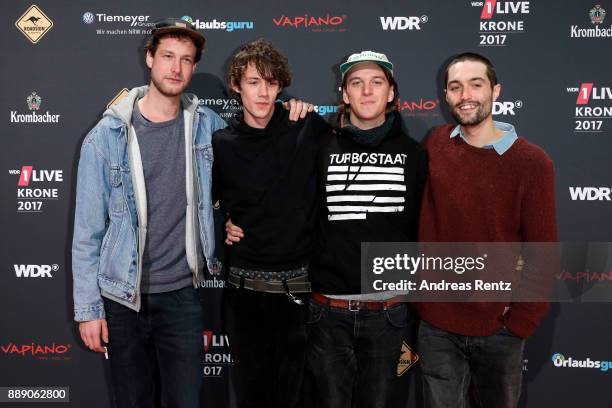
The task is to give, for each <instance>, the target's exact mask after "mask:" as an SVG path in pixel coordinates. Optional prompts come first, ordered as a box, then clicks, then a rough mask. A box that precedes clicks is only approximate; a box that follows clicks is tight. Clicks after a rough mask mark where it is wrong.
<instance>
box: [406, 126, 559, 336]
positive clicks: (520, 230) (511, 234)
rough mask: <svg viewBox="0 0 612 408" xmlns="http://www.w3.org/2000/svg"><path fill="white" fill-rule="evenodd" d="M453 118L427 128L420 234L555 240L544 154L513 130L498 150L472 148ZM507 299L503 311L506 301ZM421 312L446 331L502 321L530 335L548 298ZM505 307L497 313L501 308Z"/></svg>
mask: <svg viewBox="0 0 612 408" xmlns="http://www.w3.org/2000/svg"><path fill="white" fill-rule="evenodd" d="M453 128H454V126H452V125H444V126H439V127H436V128H435V129H433V130H432V131H431V132H430V135H429V137H428V138H427V140H426V142H425V147H426V149H427V151H428V153H429V178H428V180H427V185H426V187H425V193H424V196H423V206H422V210H421V220H420V228H419V241H421V242H554V241H556V240H557V227H556V211H555V191H554V171H553V164H552V161H551V159H550V158H549V157H548V155H547V154H546V153H545V152H544V151H543V150H542V149H541V148H539V147H538V146H536V145H534V144H531V143H529V142H528V141H526V140H525V139H522V138H519V139H518V140H516V141H515V142H514V144H513V145H512V147H510V149H508V150H507V151H506V152H505V153H504V154H503V155H501V156H500V155H499V154H498V153H497V152H496V151H495V150H494V149H483V148H477V147H474V146H471V145H469V144H467V143H466V142H465V141H464V140H462V139H461V138H460V137H459V136H457V137H454V138H452V139H451V138H450V133H451V131H452V130H453ZM506 306H510V307H511V308H510V310H509V312H508V313H506V314H505V315H503V313H504V308H505V307H506ZM415 307H416V308H417V310H418V311H419V314H420V315H421V318H423V319H424V320H425V321H427V322H428V323H430V324H432V325H434V326H436V327H439V328H441V329H444V330H446V331H449V332H453V333H458V334H462V335H466V336H488V335H491V334H493V333H495V332H496V331H498V330H499V329H500V328H501V325H502V323H503V324H505V325H506V327H508V329H509V330H510V331H511V332H512V333H514V334H516V335H517V336H520V337H523V338H525V337H528V336H530V335H531V334H532V333H533V332H534V330H535V329H536V327H537V326H538V324H539V322H540V320H541V319H542V318H543V317H544V315H545V314H546V312H547V311H548V303H527V302H523V303H519V302H515V303H511V304H507V303H502V302H497V303H493V302H478V303H457V302H455V303H440V302H435V303H433V302H431V303H429V302H427V303H425V302H423V303H416V304H415ZM502 315H503V316H502Z"/></svg>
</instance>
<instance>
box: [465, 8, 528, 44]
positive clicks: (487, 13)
mask: <svg viewBox="0 0 612 408" xmlns="http://www.w3.org/2000/svg"><path fill="white" fill-rule="evenodd" d="M470 5H471V6H472V7H477V8H480V9H481V12H480V21H479V26H478V35H479V41H478V46H480V47H505V46H506V45H508V43H509V40H510V39H511V38H512V37H513V36H516V35H520V34H524V33H525V32H526V29H525V21H524V20H523V16H525V15H527V14H529V2H528V1H503V0H485V1H470Z"/></svg>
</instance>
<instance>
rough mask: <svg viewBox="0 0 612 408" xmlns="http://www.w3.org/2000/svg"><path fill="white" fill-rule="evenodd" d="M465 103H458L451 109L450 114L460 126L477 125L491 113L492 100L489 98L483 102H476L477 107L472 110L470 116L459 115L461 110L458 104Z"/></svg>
mask: <svg viewBox="0 0 612 408" xmlns="http://www.w3.org/2000/svg"><path fill="white" fill-rule="evenodd" d="M465 103H466V102H462V103H459V104H457V105H455V106H454V108H453V109H452V110H451V114H452V115H453V117H454V118H455V120H456V121H457V122H458V123H459V124H460V125H461V126H474V125H478V124H479V123H481V122H482V121H483V120H485V119H486V118H487V117H488V116H489V115H490V114H491V108H492V106H493V101H492V100H491V99H489V100H487V101H485V103H484V104H482V103H479V102H477V104H478V108H477V109H476V112H474V113H473V114H472V116H467V117H466V116H461V111H460V110H459V106H460V105H462V104H465ZM471 103H474V102H471Z"/></svg>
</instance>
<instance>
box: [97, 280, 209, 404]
mask: <svg viewBox="0 0 612 408" xmlns="http://www.w3.org/2000/svg"><path fill="white" fill-rule="evenodd" d="M104 309H105V310H106V320H107V323H108V330H109V344H108V355H109V361H110V366H111V375H112V383H113V389H114V394H115V400H116V403H117V407H119V408H124V407H134V408H136V407H143V408H145V407H146V408H151V407H154V406H155V405H156V404H155V403H154V400H155V397H154V396H155V386H154V384H155V382H156V377H158V378H159V383H160V390H159V391H160V392H159V396H160V397H159V398H160V399H161V406H162V407H168V408H169V407H181V408H183V407H184V408H199V407H200V386H201V383H202V372H201V364H202V360H203V355H204V346H203V339H202V332H203V330H204V329H203V310H202V305H201V303H200V296H199V294H198V291H197V290H196V289H194V288H193V287H187V288H184V289H180V290H176V291H173V292H166V293H156V294H144V295H142V308H141V310H140V312H138V313H137V312H135V311H133V310H131V309H128V308H127V307H125V306H122V305H120V304H119V303H116V302H113V301H111V300H108V299H104Z"/></svg>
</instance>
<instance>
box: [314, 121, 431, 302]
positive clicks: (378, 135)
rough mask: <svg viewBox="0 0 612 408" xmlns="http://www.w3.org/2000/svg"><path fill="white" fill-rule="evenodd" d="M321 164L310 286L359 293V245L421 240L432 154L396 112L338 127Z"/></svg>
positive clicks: (326, 144) (334, 292)
mask: <svg viewBox="0 0 612 408" xmlns="http://www.w3.org/2000/svg"><path fill="white" fill-rule="evenodd" d="M317 161H318V163H317V167H318V173H319V182H318V183H319V187H320V189H321V191H322V195H323V197H321V199H320V206H321V207H320V211H319V221H318V223H317V240H316V243H315V250H314V257H313V261H312V263H311V264H310V270H309V276H310V280H311V283H312V289H313V291H316V292H320V293H324V294H331V295H352V294H360V293H362V291H361V243H362V242H415V241H416V240H417V233H418V220H419V212H420V208H421V198H422V195H423V190H424V188H425V180H426V178H427V155H426V153H425V150H424V149H423V148H422V147H421V146H420V145H419V144H418V143H417V142H416V141H415V140H413V139H411V138H410V137H408V136H407V134H406V133H405V131H404V129H403V126H402V118H401V116H400V115H399V114H398V113H397V112H393V113H391V114H389V115H388V117H387V120H386V121H385V123H384V124H383V125H381V126H380V127H378V128H374V129H371V130H367V131H364V130H358V129H357V130H351V126H347V127H345V128H343V129H342V130H333V131H332V132H331V135H330V136H328V137H326V138H325V139H324V141H323V142H322V143H321V145H320V151H319V154H318V159H317ZM368 292H371V291H365V293H368Z"/></svg>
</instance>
